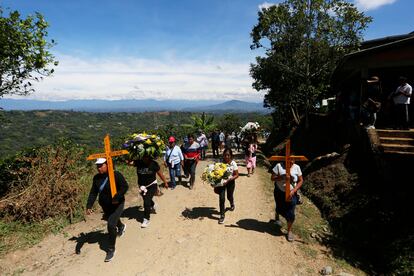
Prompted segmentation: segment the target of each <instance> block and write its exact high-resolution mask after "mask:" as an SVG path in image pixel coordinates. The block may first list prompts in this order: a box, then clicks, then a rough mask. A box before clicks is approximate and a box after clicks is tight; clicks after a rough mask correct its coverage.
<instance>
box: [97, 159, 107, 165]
mask: <svg viewBox="0 0 414 276" xmlns="http://www.w3.org/2000/svg"><path fill="white" fill-rule="evenodd" d="M103 163H106V158H98V159H96V162H95V164H96V165H101V164H103Z"/></svg>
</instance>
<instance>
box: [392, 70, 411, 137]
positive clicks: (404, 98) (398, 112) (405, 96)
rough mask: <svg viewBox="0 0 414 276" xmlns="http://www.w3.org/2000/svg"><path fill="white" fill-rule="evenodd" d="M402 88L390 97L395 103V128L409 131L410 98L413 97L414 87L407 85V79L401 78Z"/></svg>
mask: <svg viewBox="0 0 414 276" xmlns="http://www.w3.org/2000/svg"><path fill="white" fill-rule="evenodd" d="M399 80H400V86H398V87H397V89H396V90H395V91H394V92H393V93H391V94H390V95H389V97H388V98H389V99H392V101H393V102H394V106H393V110H392V111H393V112H392V113H393V119H394V126H395V127H396V128H397V129H406V130H407V129H409V122H410V119H409V114H408V107H409V105H410V98H411V95H412V91H413V89H412V87H411V85H409V84H408V83H407V78H406V77H400V79H399Z"/></svg>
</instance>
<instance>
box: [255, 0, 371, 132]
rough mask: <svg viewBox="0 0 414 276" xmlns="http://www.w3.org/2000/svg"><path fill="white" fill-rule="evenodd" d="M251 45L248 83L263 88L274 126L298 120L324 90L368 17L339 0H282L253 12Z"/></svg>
mask: <svg viewBox="0 0 414 276" xmlns="http://www.w3.org/2000/svg"><path fill="white" fill-rule="evenodd" d="M258 17H259V18H258V23H257V24H256V25H255V26H254V27H253V30H252V32H251V37H252V41H253V43H252V45H251V49H252V50H253V49H259V48H262V49H264V50H265V56H264V57H261V56H258V57H256V64H251V68H250V74H251V76H252V77H253V79H254V82H253V88H254V89H256V90H258V91H260V90H265V91H267V94H266V95H265V98H264V104H265V106H267V107H273V108H274V110H275V112H274V113H273V117H274V123H275V124H276V127H278V126H279V127H280V126H286V125H289V124H290V123H291V122H296V123H297V124H298V123H299V121H300V118H301V117H302V116H303V115H307V114H308V113H309V112H310V111H312V110H313V109H314V108H315V105H316V103H318V102H320V101H321V100H322V99H323V98H326V97H327V95H328V93H329V80H330V75H331V73H332V72H333V70H334V68H335V66H336V65H337V64H338V62H339V61H340V60H341V58H342V57H343V56H344V55H345V54H347V53H349V52H352V51H355V50H356V49H358V47H359V45H360V43H361V41H362V33H363V31H364V30H365V28H366V27H367V24H368V23H369V22H371V17H367V16H365V15H364V13H363V12H359V11H358V10H357V9H356V8H355V7H354V5H353V4H351V3H348V2H346V1H344V0H286V1H285V2H283V3H280V4H276V5H274V6H271V7H269V8H266V9H262V10H261V11H259V13H258Z"/></svg>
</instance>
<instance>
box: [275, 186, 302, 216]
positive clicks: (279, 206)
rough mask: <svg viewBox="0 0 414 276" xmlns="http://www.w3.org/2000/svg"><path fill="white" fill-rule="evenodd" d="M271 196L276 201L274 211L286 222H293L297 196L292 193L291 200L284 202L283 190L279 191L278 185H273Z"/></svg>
mask: <svg viewBox="0 0 414 276" xmlns="http://www.w3.org/2000/svg"><path fill="white" fill-rule="evenodd" d="M273 196H274V198H275V203H276V213H277V214H279V215H281V216H282V217H284V218H285V219H286V221H287V222H294V221H295V217H296V216H295V209H296V204H297V196H296V195H293V196H292V200H291V201H289V202H286V195H285V192H284V191H281V190H280V189H279V188H278V187H275V189H274V191H273Z"/></svg>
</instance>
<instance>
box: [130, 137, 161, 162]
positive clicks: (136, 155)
mask: <svg viewBox="0 0 414 276" xmlns="http://www.w3.org/2000/svg"><path fill="white" fill-rule="evenodd" d="M123 148H124V149H126V150H128V151H129V160H137V159H142V157H143V156H144V155H148V156H150V157H152V158H155V157H157V156H159V155H161V154H162V153H163V151H164V150H165V144H164V141H162V140H161V138H160V137H159V136H157V135H155V134H152V135H149V134H147V133H145V132H143V133H133V134H132V135H130V136H129V140H127V141H126V142H125V143H124V144H123Z"/></svg>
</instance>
